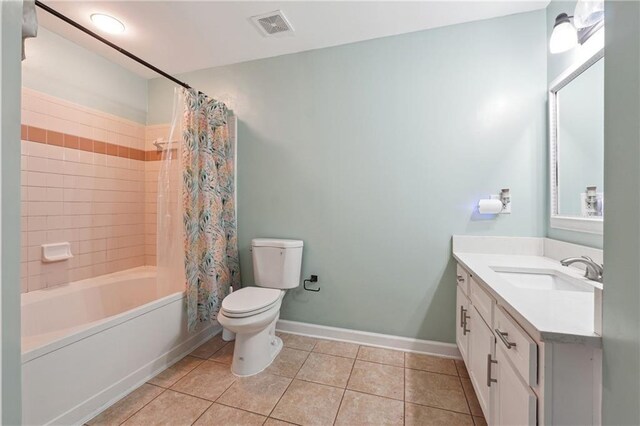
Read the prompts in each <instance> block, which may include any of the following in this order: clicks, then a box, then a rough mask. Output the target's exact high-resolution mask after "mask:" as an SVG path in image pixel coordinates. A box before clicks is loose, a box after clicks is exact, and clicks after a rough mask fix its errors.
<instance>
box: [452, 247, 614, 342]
mask: <svg viewBox="0 0 640 426" xmlns="http://www.w3.org/2000/svg"><path fill="white" fill-rule="evenodd" d="M453 256H454V257H455V259H456V260H457V261H458V262H459V263H460V264H461V265H462V266H463V267H464V268H465V269H466V270H467V271H469V272H470V273H471V274H472V275H473V278H474V279H475V280H476V281H477V282H478V283H479V284H480V285H482V286H483V287H484V288H485V289H486V290H488V291H489V292H490V293H492V294H493V296H494V297H495V298H496V299H497V301H498V304H500V305H502V306H504V307H505V308H506V309H507V311H509V313H511V314H512V315H513V316H514V317H515V318H516V320H517V321H518V322H521V321H523V320H524V321H525V322H526V323H527V324H521V325H522V326H523V327H524V328H525V329H528V331H530V332H531V331H535V333H536V334H538V336H537V337H538V338H539V339H541V340H543V341H561V342H575V343H584V344H591V345H598V346H599V345H601V344H602V338H601V336H599V335H597V334H596V333H595V332H594V315H595V302H594V293H595V288H599V289H602V284H600V283H596V282H593V281H590V280H587V279H585V278H584V277H583V276H582V274H581V272H580V270H578V269H576V268H567V267H564V266H562V265H561V264H560V262H558V261H557V260H553V259H550V258H548V257H543V256H534V255H509V254H479V253H466V252H456V251H454V252H453ZM492 267H495V268H500V267H504V268H533V269H546V270H556V271H558V272H560V273H562V274H565V275H570V276H571V277H573V278H576V279H579V280H581V281H583V282H584V283H585V284H587V285H590V286H593V287H594V292H578V291H562V290H539V289H527V288H520V287H515V286H513V285H511V284H509V282H508V281H507V280H506V279H505V278H503V277H501V276H500V275H499V274H498V273H496V272H495V271H494V270H493V269H492ZM532 329H533V330H532Z"/></svg>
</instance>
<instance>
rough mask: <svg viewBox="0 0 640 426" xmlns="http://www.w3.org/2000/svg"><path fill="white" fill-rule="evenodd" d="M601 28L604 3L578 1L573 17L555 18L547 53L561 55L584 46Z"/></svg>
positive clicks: (587, 0)
mask: <svg viewBox="0 0 640 426" xmlns="http://www.w3.org/2000/svg"><path fill="white" fill-rule="evenodd" d="M572 20H573V21H572ZM603 26H604V2H603V1H601V0H596V1H594V0H578V2H577V4H576V8H575V11H574V13H573V16H569V15H567V14H566V13H561V14H559V15H558V16H556V21H555V24H554V25H553V31H552V32H551V39H550V40H549V51H550V52H551V53H562V52H566V51H567V50H570V49H573V48H574V47H576V46H577V45H578V44H584V43H585V42H586V41H587V40H588V39H589V37H591V36H592V35H593V34H594V33H595V32H596V31H598V30H599V29H600V28H602V27H603Z"/></svg>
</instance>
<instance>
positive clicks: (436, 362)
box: [404, 352, 458, 376]
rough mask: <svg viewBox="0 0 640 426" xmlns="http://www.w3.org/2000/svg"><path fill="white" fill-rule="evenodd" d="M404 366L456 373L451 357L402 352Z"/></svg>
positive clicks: (443, 372) (454, 374) (453, 374)
mask: <svg viewBox="0 0 640 426" xmlns="http://www.w3.org/2000/svg"><path fill="white" fill-rule="evenodd" d="M404 366H405V367H406V368H413V369H415V370H424V371H431V372H432V373H442V374H450V375H452V376H457V375H458V370H456V364H455V362H454V360H453V359H449V358H441V357H437V356H432V355H425V354H413V353H409V352H407V353H405V354H404Z"/></svg>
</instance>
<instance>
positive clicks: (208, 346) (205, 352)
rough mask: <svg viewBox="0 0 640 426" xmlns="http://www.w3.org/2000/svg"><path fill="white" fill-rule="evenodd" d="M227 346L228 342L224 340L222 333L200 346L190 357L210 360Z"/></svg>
mask: <svg viewBox="0 0 640 426" xmlns="http://www.w3.org/2000/svg"><path fill="white" fill-rule="evenodd" d="M226 344H227V342H225V341H224V340H222V333H220V334H217V335H215V336H213V337H212V338H211V339H209V340H207V341H206V342H204V343H203V344H201V345H200V346H198V347H197V348H196V349H195V350H194V351H193V352H191V353H190V354H189V355H191V356H195V357H197V358H202V359H208V358H210V357H211V356H212V355H213V354H214V353H216V352H218V350H220V349H221V348H222V347H223V346H224V345H226Z"/></svg>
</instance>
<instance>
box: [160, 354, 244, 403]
mask: <svg viewBox="0 0 640 426" xmlns="http://www.w3.org/2000/svg"><path fill="white" fill-rule="evenodd" d="M235 381H236V376H234V375H233V374H232V373H231V369H230V368H229V366H228V365H224V364H218V363H215V362H211V361H205V362H203V363H202V364H200V365H199V366H197V367H196V368H195V369H193V370H192V371H191V372H190V373H189V374H187V375H186V376H184V377H183V378H182V379H180V380H179V381H178V382H177V383H176V384H175V385H173V386H172V387H171V389H173V390H176V391H178V392H182V393H188V394H189V395H193V396H197V397H199V398H204V399H208V400H209V401H215V400H216V399H218V397H219V396H220V395H222V394H223V393H224V391H226V390H227V389H228V388H229V386H231V385H232V384H233V382H235Z"/></svg>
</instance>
